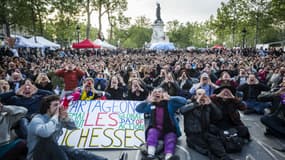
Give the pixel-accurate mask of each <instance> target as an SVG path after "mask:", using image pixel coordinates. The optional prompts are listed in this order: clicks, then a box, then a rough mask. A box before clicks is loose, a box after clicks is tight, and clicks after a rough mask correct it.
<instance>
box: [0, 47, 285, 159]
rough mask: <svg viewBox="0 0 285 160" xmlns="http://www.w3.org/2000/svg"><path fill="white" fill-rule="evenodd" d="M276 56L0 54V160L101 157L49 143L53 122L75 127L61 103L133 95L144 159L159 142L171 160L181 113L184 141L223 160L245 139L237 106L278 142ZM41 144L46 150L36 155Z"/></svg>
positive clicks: (282, 101)
mask: <svg viewBox="0 0 285 160" xmlns="http://www.w3.org/2000/svg"><path fill="white" fill-rule="evenodd" d="M284 60H285V56H284V55H279V56H276V55H271V54H268V55H267V56H259V55H255V54H251V55H243V54H236V53H233V52H230V51H225V52H221V53H219V54H215V53H213V54H209V53H200V54H197V53H189V52H174V53H168V52H167V53H136V54H126V53H118V54H109V55H104V56H101V55H92V54H90V55H80V54H69V56H65V57H61V56H57V55H46V56H45V57H36V58H35V57H34V56H32V57H29V56H25V57H11V56H7V55H4V54H3V53H1V52H0V61H1V62H0V98H1V103H0V113H1V115H0V116H1V117H0V124H1V131H0V139H1V141H0V159H7V160H8V159H9V160H10V159H11V160H12V159H26V158H27V159H28V160H38V159H41V160H42V159H99V160H101V159H106V158H104V157H100V156H97V155H94V154H91V153H89V152H88V151H85V150H76V151H74V149H73V148H68V147H65V146H60V145H58V144H57V140H58V138H59V136H60V134H62V132H61V129H62V128H68V129H76V126H75V124H74V121H73V120H72V119H70V118H69V117H68V114H67V111H66V108H67V107H68V103H69V102H70V101H77V100H136V101H142V102H141V103H140V104H139V105H138V106H137V108H136V110H137V112H139V113H145V114H147V115H149V116H145V117H146V118H149V119H150V121H149V122H150V123H149V124H147V129H146V147H145V149H142V150H143V151H144V152H143V153H145V157H144V159H146V160H152V159H159V158H161V157H158V156H157V154H156V153H157V152H158V151H157V150H158V148H157V146H158V141H159V140H162V141H163V142H164V154H163V155H165V156H164V157H163V158H164V159H166V160H173V159H178V158H179V157H177V156H176V155H175V145H176V143H177V138H178V137H180V136H181V135H182V133H181V130H180V126H179V125H180V124H179V122H178V121H177V118H176V116H177V114H180V113H181V114H182V115H183V117H184V123H183V124H184V127H183V128H184V131H185V136H186V142H187V145H188V147H190V148H192V149H194V150H196V151H198V152H199V153H201V154H204V155H207V156H209V158H210V159H225V160H229V159H231V157H230V156H229V154H228V153H234V152H240V151H241V149H242V146H243V145H244V144H246V143H248V142H250V140H251V137H250V133H249V130H248V128H247V127H246V126H245V125H244V123H243V122H242V120H241V118H240V112H242V113H243V114H246V115H249V114H260V115H262V117H261V122H262V123H263V124H264V125H265V127H266V128H267V129H266V131H265V135H274V136H276V137H278V138H284V136H285V132H284V131H285V128H284V126H285V125H284V124H285V119H284V117H285V107H284V105H285V64H284ZM62 106H63V107H62ZM157 117H159V118H157ZM169 124H171V125H169ZM45 147H48V148H51V150H49V152H46V153H44V152H43V149H44V148H45ZM43 157H45V158H43ZM123 157H124V156H123Z"/></svg>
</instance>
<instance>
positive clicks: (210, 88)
mask: <svg viewBox="0 0 285 160" xmlns="http://www.w3.org/2000/svg"><path fill="white" fill-rule="evenodd" d="M200 88H201V89H204V90H205V92H206V95H207V96H210V95H212V94H213V93H214V90H215V89H216V88H218V86H217V85H216V84H214V83H213V82H212V81H211V79H210V77H209V75H208V74H207V73H202V74H201V76H200V82H199V83H196V84H194V85H193V86H192V87H191V89H190V91H189V92H190V94H191V95H192V96H194V95H195V94H196V91H197V89H200Z"/></svg>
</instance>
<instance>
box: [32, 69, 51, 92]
mask: <svg viewBox="0 0 285 160" xmlns="http://www.w3.org/2000/svg"><path fill="white" fill-rule="evenodd" d="M35 84H36V86H37V88H38V89H43V90H47V91H51V92H52V91H53V86H52V83H51V81H50V79H49V78H48V76H47V74H45V73H40V74H39V75H38V76H37V78H36V80H35Z"/></svg>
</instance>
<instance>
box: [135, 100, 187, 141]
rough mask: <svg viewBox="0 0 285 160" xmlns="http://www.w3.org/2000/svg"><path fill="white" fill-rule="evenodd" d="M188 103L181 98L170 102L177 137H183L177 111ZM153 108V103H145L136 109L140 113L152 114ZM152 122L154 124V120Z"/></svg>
mask: <svg viewBox="0 0 285 160" xmlns="http://www.w3.org/2000/svg"><path fill="white" fill-rule="evenodd" d="M186 102H187V100H186V99H185V98H183V97H179V96H173V97H170V99H169V101H168V105H167V109H168V113H169V116H170V119H171V121H172V122H173V124H174V126H175V128H176V134H177V137H180V136H181V130H180V127H179V123H178V120H177V119H176V117H175V112H176V111H177V109H179V108H180V107H182V106H184V105H185V104H186ZM151 106H152V104H151V103H148V102H146V101H143V102H141V103H140V104H139V105H138V106H137V107H136V111H137V112H139V113H151V110H152V109H151ZM150 122H152V120H150Z"/></svg>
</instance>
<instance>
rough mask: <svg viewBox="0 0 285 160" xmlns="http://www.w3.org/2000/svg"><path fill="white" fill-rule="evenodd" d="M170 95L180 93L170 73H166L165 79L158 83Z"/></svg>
mask: <svg viewBox="0 0 285 160" xmlns="http://www.w3.org/2000/svg"><path fill="white" fill-rule="evenodd" d="M160 87H162V88H163V89H164V90H165V91H166V92H167V93H168V94H169V95H170V96H177V95H178V94H179V93H180V88H179V85H178V83H177V81H175V80H174V77H173V75H172V73H170V72H169V73H167V75H166V77H165V79H164V80H163V81H162V83H161V84H160Z"/></svg>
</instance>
